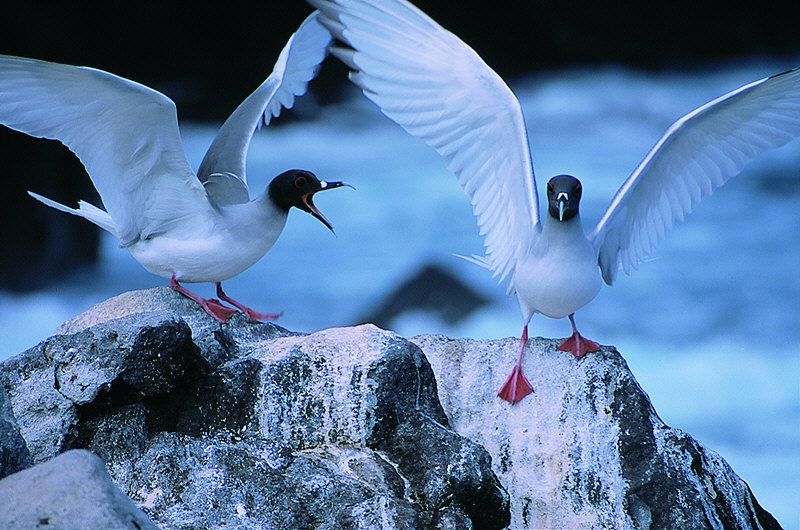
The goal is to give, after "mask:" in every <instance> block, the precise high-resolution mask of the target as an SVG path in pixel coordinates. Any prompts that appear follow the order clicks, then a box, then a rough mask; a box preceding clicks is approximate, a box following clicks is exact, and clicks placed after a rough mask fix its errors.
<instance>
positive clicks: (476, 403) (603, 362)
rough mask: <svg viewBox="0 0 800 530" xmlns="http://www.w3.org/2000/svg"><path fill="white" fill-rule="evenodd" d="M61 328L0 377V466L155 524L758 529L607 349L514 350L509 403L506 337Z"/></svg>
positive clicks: (145, 305)
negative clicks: (87, 476) (87, 462)
mask: <svg viewBox="0 0 800 530" xmlns="http://www.w3.org/2000/svg"><path fill="white" fill-rule="evenodd" d="M61 332H62V334H59V335H55V336H53V337H51V338H50V339H48V340H47V341H44V342H43V343H41V344H39V345H37V346H36V347H34V348H31V349H30V350H28V351H26V352H23V353H22V354H20V355H18V356H17V357H14V358H12V359H9V360H8V361H6V362H5V363H3V364H2V365H0V442H2V443H3V445H2V447H0V449H2V451H0V456H1V457H3V458H4V460H0V463H1V464H2V465H4V466H7V469H8V470H9V472H11V470H12V469H13V470H18V469H21V468H23V467H26V466H29V465H30V464H32V463H36V464H38V465H36V466H35V467H33V468H31V469H30V470H29V471H35V470H37V469H40V468H42V467H43V466H49V465H50V464H53V463H54V462H57V461H58V460H59V459H60V458H63V456H59V455H63V454H71V453H73V451H71V450H74V449H88V450H90V451H91V452H93V453H95V454H96V455H98V456H99V457H100V458H101V459H102V461H103V462H105V464H106V469H107V470H108V474H109V476H110V477H111V479H112V480H113V482H114V484H116V486H117V487H118V488H119V489H120V490H121V491H122V492H123V493H124V494H125V495H127V496H128V497H129V498H130V499H131V500H132V501H133V502H134V503H135V504H136V505H138V506H139V507H140V508H141V510H142V511H143V512H144V513H145V514H146V515H147V516H148V517H149V518H150V520H151V521H152V522H153V524H157V525H158V526H160V527H161V528H201V527H202V528H231V527H236V528H270V529H278V530H282V529H287V530H288V529H292V530H294V529H305V528H322V529H339V528H360V529H373V528H375V529H377V528H381V529H416V528H420V529H423V528H424V529H428V528H439V529H445V528H447V529H450V528H452V529H462V528H463V529H470V528H476V529H477V528H481V529H482V528H486V529H492V528H497V529H499V528H506V527H508V528H512V529H515V530H516V529H522V528H541V527H545V528H622V529H642V528H720V529H722V528H725V529H727V528H742V529H744V528H748V529H749V528H779V526H778V523H777V522H776V521H775V520H774V519H773V518H772V516H771V515H770V514H768V513H767V512H766V511H764V510H763V509H762V508H761V507H760V506H759V504H758V502H757V501H756V499H755V498H754V496H753V495H752V493H751V492H750V490H749V488H748V486H747V484H746V483H744V482H743V481H742V480H741V479H740V478H739V477H737V476H736V475H735V473H734V472H733V471H732V470H731V468H730V467H729V466H728V465H727V463H725V461H724V460H723V459H722V458H721V457H720V456H719V455H717V454H716V453H714V452H713V451H711V450H709V449H706V448H704V447H702V446H701V445H700V444H699V443H697V442H696V441H695V440H693V439H692V438H691V437H690V436H688V435H687V434H685V433H683V432H681V431H679V430H677V429H672V428H670V427H668V426H666V425H664V423H663V422H662V421H661V420H660V419H659V417H658V415H657V414H656V412H655V410H653V407H652V405H651V404H650V402H649V400H648V398H647V395H646V394H645V393H644V392H643V391H642V389H641V388H640V387H639V385H638V384H637V383H636V380H635V379H634V377H633V375H632V374H631V372H630V370H629V369H628V367H627V365H626V364H625V361H624V360H623V359H622V357H621V356H620V355H619V353H618V352H617V351H616V350H614V349H613V348H610V347H604V348H603V349H602V350H601V351H600V352H597V353H593V354H590V355H587V356H586V357H585V358H583V359H582V360H580V361H576V360H575V359H574V358H573V357H572V356H571V355H568V354H564V353H563V352H558V351H557V350H556V349H555V346H556V341H551V340H545V339H531V340H530V341H529V347H528V350H527V352H526V360H525V363H526V373H527V376H528V378H529V379H530V381H531V383H532V385H533V387H534V393H533V394H532V395H530V396H528V397H526V398H525V399H524V400H523V401H522V402H520V403H518V404H517V405H513V406H512V405H510V404H508V403H506V402H504V401H501V400H499V399H498V398H497V397H496V392H497V389H498V388H499V387H500V385H501V383H502V382H503V380H504V378H505V376H506V375H507V370H509V369H510V367H511V366H510V365H511V364H512V363H513V361H514V359H515V357H516V355H517V348H518V342H517V339H503V340H489V341H476V340H468V339H460V340H451V339H447V338H445V337H441V336H430V335H424V336H420V337H415V338H413V339H412V340H411V341H409V340H405V339H403V338H401V337H398V336H397V335H395V334H393V333H391V332H388V331H384V330H381V329H379V328H377V327H375V326H373V325H363V326H358V327H353V328H336V329H328V330H323V331H319V332H317V333H313V334H310V335H301V334H296V333H291V332H289V331H287V330H285V329H283V328H280V327H278V326H275V325H273V324H250V323H247V322H246V321H245V319H244V318H243V317H241V316H238V315H237V316H235V317H234V318H233V319H232V320H231V322H230V323H229V324H227V325H224V326H223V325H220V324H217V323H216V322H214V321H213V320H212V319H210V318H208V317H207V316H206V315H205V314H204V313H203V312H202V311H201V310H200V309H199V308H198V307H197V306H196V305H195V304H193V303H191V302H189V301H187V300H185V299H184V298H183V297H181V296H179V295H177V294H176V293H174V292H173V291H172V290H171V289H169V288H157V289H151V290H147V291H138V292H133V293H126V294H124V295H120V296H119V297H116V298H115V299H112V300H109V301H107V302H104V303H102V304H99V305H98V306H96V307H95V308H92V309H90V310H89V311H88V312H87V313H86V314H84V315H81V316H79V317H77V318H75V319H73V320H72V321H70V322H68V323H66V324H65V325H64V326H63V327H62V328H61ZM6 395H7V399H6V400H5V405H3V399H4V396H6ZM21 440H23V441H24V442H23V441H21ZM6 455H11V456H10V457H7V456H6ZM26 473H27V471H25V472H20V473H16V474H12V475H9V476H8V477H6V479H4V480H3V481H0V488H4V487H6V488H7V486H6V484H7V483H6V481H18V480H22V479H20V477H23V478H24V477H26V476H31V475H26ZM22 487H29V486H27V485H25V486H20V488H22ZM30 487H33V486H30ZM11 489H13V490H16V489H17V487H16V486H14V487H13V488H11ZM48 489H49V487H48ZM6 491H7V490H6ZM80 494H81V495H82V494H83V492H80ZM69 495H70V494H66V493H63V494H62V497H64V498H66V499H69V500H68V501H66V502H67V503H68V504H69V503H71V497H70V496H69ZM112 498H113V495H110V494H105V493H104V494H97V499H98V501H99V502H100V503H101V504H102V503H104V502H105V501H103V499H106V500H108V499H112ZM9 504H10V503H0V505H4V506H8V505H9ZM106 504H107V503H106ZM110 509H111V508H109V507H108V506H104V507H103V508H102V510H104V511H103V512H102V513H107V512H108V511H109V510H110ZM8 513H9V514H10V515H9V517H17V516H19V517H22V515H21V514H22V513H23V512H19V514H17V513H16V512H14V509H13V508H8ZM125 513H128V512H125ZM47 517H49V515H47ZM137 524H138V523H137ZM142 524H143V525H144V523H142ZM142 527H145V526H142Z"/></svg>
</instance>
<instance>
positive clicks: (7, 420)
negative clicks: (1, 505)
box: [0, 388, 33, 479]
mask: <svg viewBox="0 0 800 530" xmlns="http://www.w3.org/2000/svg"><path fill="white" fill-rule="evenodd" d="M32 464H33V459H32V458H31V454H30V452H29V451H28V446H27V445H25V439H24V438H22V435H21V434H20V432H19V427H18V426H17V420H16V418H15V417H14V411H13V410H12V408H11V400H10V398H9V396H8V392H6V391H5V390H4V389H3V388H0V479H2V478H3V477H5V476H6V475H10V474H11V473H16V472H17V471H21V470H23V469H25V468H27V467H30V466H31V465H32Z"/></svg>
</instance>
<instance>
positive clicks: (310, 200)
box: [302, 180, 355, 234]
mask: <svg viewBox="0 0 800 530" xmlns="http://www.w3.org/2000/svg"><path fill="white" fill-rule="evenodd" d="M319 184H320V188H319V189H318V190H315V191H312V192H310V193H306V194H305V195H303V197H302V199H303V204H305V205H306V207H307V208H308V212H309V213H310V214H311V215H313V216H314V217H316V218H317V219H319V220H320V222H321V223H322V224H324V225H325V226H327V227H328V230H330V231H331V232H333V233H334V234H336V232H334V231H333V227H332V226H331V224H330V223H329V222H328V220H327V219H325V216H324V215H322V213H321V212H320V211H319V210H318V209H317V207H316V206H315V205H314V194H315V193H317V192H318V191H323V190H331V189H333V188H341V187H342V186H347V187H348V188H353V186H351V185H350V184H345V183H344V182H326V181H324V180H321V181H319ZM353 189H355V188H353Z"/></svg>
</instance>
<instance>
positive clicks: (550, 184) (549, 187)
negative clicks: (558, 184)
mask: <svg viewBox="0 0 800 530" xmlns="http://www.w3.org/2000/svg"><path fill="white" fill-rule="evenodd" d="M547 191H549V192H550V193H553V192H554V191H556V188H555V186H553V183H552V182H548V183H547Z"/></svg>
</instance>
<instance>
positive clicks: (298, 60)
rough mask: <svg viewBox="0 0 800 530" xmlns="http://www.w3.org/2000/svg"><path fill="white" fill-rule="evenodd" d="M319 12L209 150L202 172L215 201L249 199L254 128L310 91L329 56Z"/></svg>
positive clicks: (328, 39) (327, 36)
mask: <svg viewBox="0 0 800 530" xmlns="http://www.w3.org/2000/svg"><path fill="white" fill-rule="evenodd" d="M317 16H318V13H316V12H315V13H312V14H311V15H309V17H308V18H306V20H305V21H303V23H302V24H301V25H300V27H299V28H298V29H297V31H296V32H295V33H294V34H293V35H292V36H291V37H290V38H289V42H287V43H286V46H285V47H284V48H283V50H282V51H281V54H280V56H279V57H278V62H277V63H276V64H275V68H274V69H273V71H272V74H270V76H269V77H268V78H267V79H266V81H264V82H263V83H262V84H261V86H259V87H258V88H257V89H256V91H255V92H253V93H252V94H250V96H248V97H247V99H245V100H244V101H243V102H242V103H241V104H240V105H239V107H238V108H237V109H236V110H235V111H234V112H233V114H231V116H230V117H229V118H228V119H227V120H226V121H225V123H224V124H223V125H222V128H221V129H220V130H219V132H218V133H217V136H216V138H215V139H214V142H213V143H212V144H211V147H210V148H209V149H208V152H207V153H206V156H205V158H204V159H203V162H202V163H201V164H200V169H199V170H198V176H199V177H200V181H201V182H203V183H204V185H205V187H206V190H207V191H208V194H209V197H210V198H211V200H212V201H213V202H214V204H216V205H223V204H235V203H244V202H247V201H248V200H250V197H249V193H248V190H247V177H246V175H245V165H246V159H247V149H248V147H249V145H250V139H251V138H252V136H253V133H254V132H255V131H256V129H257V128H258V127H259V126H260V125H261V124H262V123H263V124H264V125H269V121H270V119H271V118H272V117H277V116H278V115H279V114H280V112H281V109H282V108H284V107H285V108H291V107H292V106H293V105H294V99H295V97H297V96H302V95H303V94H305V92H306V89H307V87H308V83H309V81H311V80H312V79H313V78H314V77H315V76H316V75H317V71H318V70H319V66H320V63H322V61H323V59H325V57H326V56H327V55H328V48H329V46H330V43H331V40H332V37H331V35H330V33H329V32H328V31H327V30H326V29H325V28H324V27H322V25H320V23H319V22H318V20H317Z"/></svg>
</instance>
